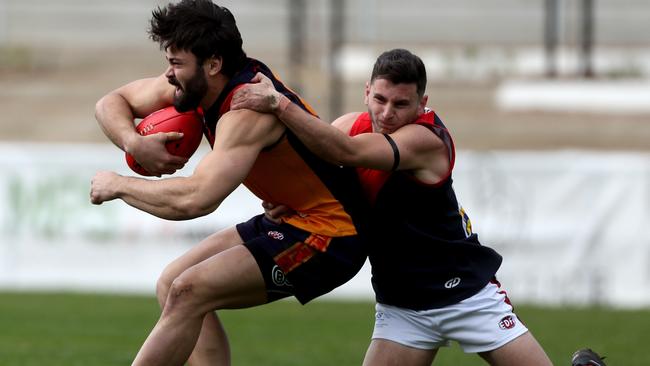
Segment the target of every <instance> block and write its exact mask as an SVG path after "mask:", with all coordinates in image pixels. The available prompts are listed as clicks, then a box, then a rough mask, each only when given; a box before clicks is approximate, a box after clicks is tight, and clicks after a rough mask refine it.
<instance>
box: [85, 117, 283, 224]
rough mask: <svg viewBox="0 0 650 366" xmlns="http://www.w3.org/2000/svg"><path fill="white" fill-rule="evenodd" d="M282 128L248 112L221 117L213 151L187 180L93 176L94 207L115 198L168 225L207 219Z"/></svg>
mask: <svg viewBox="0 0 650 366" xmlns="http://www.w3.org/2000/svg"><path fill="white" fill-rule="evenodd" d="M283 129H284V127H283V126H282V124H280V123H279V122H278V121H277V119H276V118H275V117H274V116H272V115H267V114H259V113H255V112H252V111H235V112H230V113H227V114H225V115H224V116H223V117H222V118H221V120H220V121H219V123H218V124H217V131H216V134H215V135H216V140H215V144H214V149H213V150H212V151H211V152H210V153H209V154H208V155H206V156H205V157H204V158H203V160H201V162H200V163H199V164H198V166H197V168H196V170H195V171H194V173H193V174H192V175H191V176H189V177H178V178H167V179H160V180H148V179H142V178H135V177H123V176H120V175H117V174H115V173H112V172H100V173H98V174H97V175H96V176H95V178H94V179H93V182H92V187H91V201H92V202H93V203H95V204H101V203H102V202H105V201H109V200H112V199H116V198H120V199H122V200H124V202H126V203H127V204H129V205H131V206H133V207H135V208H138V209H140V210H142V211H146V212H148V213H150V214H152V215H155V216H158V217H160V218H164V219H169V220H187V219H192V218H195V217H199V216H203V215H207V214H208V213H210V212H212V211H214V210H216V209H217V207H219V205H220V204H221V202H222V201H223V200H224V199H225V198H226V197H227V196H228V195H229V194H230V193H231V192H232V191H233V190H234V189H235V188H237V186H238V185H239V184H240V183H241V182H242V181H243V180H244V178H245V177H246V176H247V175H248V172H249V170H250V169H251V167H252V165H253V163H254V162H255V160H256V159H257V155H258V153H259V152H260V151H261V150H262V149H263V148H264V147H265V146H268V145H270V144H272V143H273V142H275V141H276V140H277V139H278V138H279V137H280V136H281V134H282V131H283Z"/></svg>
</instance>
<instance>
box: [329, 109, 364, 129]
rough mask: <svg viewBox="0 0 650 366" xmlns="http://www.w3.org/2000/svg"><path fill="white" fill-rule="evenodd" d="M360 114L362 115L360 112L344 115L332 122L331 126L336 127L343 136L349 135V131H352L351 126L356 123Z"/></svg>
mask: <svg viewBox="0 0 650 366" xmlns="http://www.w3.org/2000/svg"><path fill="white" fill-rule="evenodd" d="M361 114H362V113H361V112H352V113H347V114H344V115H342V116H341V117H339V118H337V119H335V120H334V122H332V126H334V127H336V128H337V129H339V130H340V131H343V132H345V134H349V133H350V129H352V125H353V124H354V121H356V120H357V118H359V116H360V115H361Z"/></svg>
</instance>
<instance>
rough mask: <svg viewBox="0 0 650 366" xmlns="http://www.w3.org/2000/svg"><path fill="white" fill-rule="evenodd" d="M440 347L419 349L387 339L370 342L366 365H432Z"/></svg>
mask: <svg viewBox="0 0 650 366" xmlns="http://www.w3.org/2000/svg"><path fill="white" fill-rule="evenodd" d="M437 353H438V349H437V348H436V349H431V350H426V349H419V348H413V347H408V346H404V345H402V344H399V343H396V342H393V341H389V340H386V339H373V340H372V342H370V346H369V347H368V351H367V352H366V357H365V358H364V360H363V365H364V366H405V365H406V366H430V365H431V363H432V362H433V359H434V358H435V357H436V354H437Z"/></svg>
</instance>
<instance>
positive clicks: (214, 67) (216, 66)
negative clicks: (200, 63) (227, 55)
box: [205, 56, 223, 76]
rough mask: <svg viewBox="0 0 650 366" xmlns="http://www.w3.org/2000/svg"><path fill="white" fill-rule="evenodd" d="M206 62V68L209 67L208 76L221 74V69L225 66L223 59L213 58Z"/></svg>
mask: <svg viewBox="0 0 650 366" xmlns="http://www.w3.org/2000/svg"><path fill="white" fill-rule="evenodd" d="M205 62H206V65H205V66H206V67H207V71H208V75H210V76H215V75H217V74H218V73H219V72H221V67H222V65H223V58H221V57H217V56H212V57H210V58H208V59H207V60H206V61H205Z"/></svg>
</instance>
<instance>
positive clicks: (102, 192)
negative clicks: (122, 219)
mask: <svg viewBox="0 0 650 366" xmlns="http://www.w3.org/2000/svg"><path fill="white" fill-rule="evenodd" d="M119 177H120V175H119V174H117V173H114V172H107V171H104V172H98V173H96V174H95V176H94V177H93V179H92V180H91V181H90V202H91V203H93V204H95V205H100V204H102V203H103V202H106V201H110V200H113V199H115V198H117V196H116V190H115V188H116V186H117V180H118V179H119Z"/></svg>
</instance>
